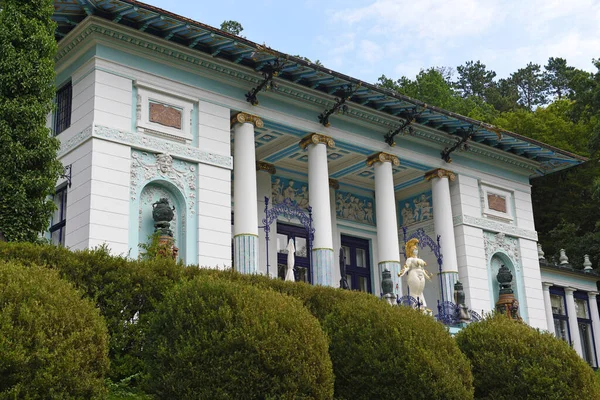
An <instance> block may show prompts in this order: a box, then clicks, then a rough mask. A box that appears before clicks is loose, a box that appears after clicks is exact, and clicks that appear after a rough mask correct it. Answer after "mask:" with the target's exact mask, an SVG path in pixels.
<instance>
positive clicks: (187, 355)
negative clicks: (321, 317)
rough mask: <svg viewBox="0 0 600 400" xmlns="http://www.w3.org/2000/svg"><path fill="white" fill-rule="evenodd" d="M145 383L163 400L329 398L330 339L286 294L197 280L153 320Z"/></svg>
mask: <svg viewBox="0 0 600 400" xmlns="http://www.w3.org/2000/svg"><path fill="white" fill-rule="evenodd" d="M150 319H151V321H150V330H149V335H148V345H147V354H148V357H147V367H148V371H149V379H148V385H149V388H150V391H151V392H152V393H154V394H156V395H158V397H160V398H178V399H186V398H189V399H196V398H210V399H231V398H248V399H252V398H289V399H295V398H314V399H329V398H331V397H332V395H333V374H332V370H331V360H330V359H329V355H328V354H327V339H326V337H325V336H324V334H323V332H322V330H321V328H320V325H319V323H318V321H317V320H316V319H315V318H314V317H313V316H312V315H310V313H309V312H308V311H307V310H306V309H305V308H304V307H303V306H302V304H301V303H300V302H299V301H298V300H296V299H293V298H290V297H289V296H283V295H281V294H278V293H275V292H273V291H272V290H261V289H259V288H256V287H252V286H251V285H247V284H241V283H235V282H228V281H227V280H224V279H214V278H212V277H210V276H200V277H197V278H196V279H193V280H190V281H188V282H184V283H183V284H181V285H180V286H178V287H176V288H175V289H174V290H173V291H172V292H171V293H170V294H168V295H167V296H166V297H165V299H164V300H163V302H162V303H161V304H160V305H159V306H158V307H157V309H156V311H155V313H154V314H153V315H152V316H151V317H150Z"/></svg>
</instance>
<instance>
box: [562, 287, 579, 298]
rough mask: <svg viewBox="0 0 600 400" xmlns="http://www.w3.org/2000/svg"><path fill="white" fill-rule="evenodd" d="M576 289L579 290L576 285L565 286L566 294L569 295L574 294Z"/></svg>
mask: <svg viewBox="0 0 600 400" xmlns="http://www.w3.org/2000/svg"><path fill="white" fill-rule="evenodd" d="M576 291H577V289H576V288H574V287H566V288H565V294H566V295H568V296H573V293H574V292H576Z"/></svg>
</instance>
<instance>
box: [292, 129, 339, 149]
mask: <svg viewBox="0 0 600 400" xmlns="http://www.w3.org/2000/svg"><path fill="white" fill-rule="evenodd" d="M319 143H323V144H324V145H325V146H327V147H329V148H334V147H335V142H334V141H333V139H332V138H330V137H329V136H325V135H321V134H320V133H311V134H309V135H308V136H305V137H304V138H302V140H301V141H300V147H302V150H304V149H306V146H308V145H309V144H319Z"/></svg>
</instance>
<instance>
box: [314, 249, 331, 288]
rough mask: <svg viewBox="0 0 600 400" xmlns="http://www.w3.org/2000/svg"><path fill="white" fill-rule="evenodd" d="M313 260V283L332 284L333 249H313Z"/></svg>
mask: <svg viewBox="0 0 600 400" xmlns="http://www.w3.org/2000/svg"><path fill="white" fill-rule="evenodd" d="M312 262H313V265H312V283H313V285H322V286H332V282H331V271H332V269H333V249H313V251H312Z"/></svg>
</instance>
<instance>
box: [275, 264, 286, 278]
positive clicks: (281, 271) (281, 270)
mask: <svg viewBox="0 0 600 400" xmlns="http://www.w3.org/2000/svg"><path fill="white" fill-rule="evenodd" d="M286 272H287V265H286V264H277V277H278V278H279V279H281V280H285V273H286Z"/></svg>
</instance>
